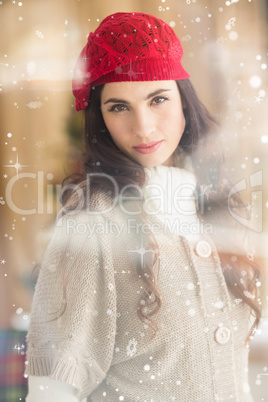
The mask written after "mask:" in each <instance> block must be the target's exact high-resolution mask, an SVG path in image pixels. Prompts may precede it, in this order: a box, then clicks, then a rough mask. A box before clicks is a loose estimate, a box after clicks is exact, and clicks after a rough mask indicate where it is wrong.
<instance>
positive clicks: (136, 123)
mask: <svg viewBox="0 0 268 402" xmlns="http://www.w3.org/2000/svg"><path fill="white" fill-rule="evenodd" d="M154 129H155V122H154V118H153V116H152V115H151V113H150V111H148V110H146V109H145V110H139V111H137V112H136V113H135V114H134V116H133V121H132V131H133V134H134V135H135V136H137V137H142V138H144V137H148V138H149V137H150V134H152V133H153V132H154Z"/></svg>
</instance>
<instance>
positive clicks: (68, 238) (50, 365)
mask: <svg viewBox="0 0 268 402" xmlns="http://www.w3.org/2000/svg"><path fill="white" fill-rule="evenodd" d="M104 224H105V222H104V218H103V217H102V216H101V215H98V216H94V217H92V216H88V215H87V214H86V213H79V214H78V215H73V216H72V215H71V216H69V215H65V216H64V217H62V218H61V219H60V220H59V221H58V223H57V226H56V228H55V231H54V235H53V237H52V239H51V241H50V244H49V246H48V248H47V250H46V253H45V255H44V258H43V261H42V264H41V269H40V273H39V277H38V281H37V285H36V289H35V294H34V299H33V306H32V313H31V322H30V327H29V331H28V335H27V343H28V352H27V365H26V371H25V373H26V375H31V376H47V377H50V378H51V379H54V380H59V381H61V382H63V383H66V384H69V385H72V386H73V387H74V388H76V389H77V397H78V398H79V399H83V398H84V397H86V396H88V395H90V394H91V392H93V390H94V389H95V388H96V387H97V386H98V385H99V384H100V383H101V382H102V381H103V380H104V379H105V376H106V373H107V371H108V369H109V367H110V365H111V361H112V356H113V349H114V340H115V331H116V294H115V283H114V269H113V261H112V249H111V244H110V243H111V242H110V239H109V235H105V234H103V235H102V236H101V235H98V234H97V232H98V230H99V232H101V230H100V229H101V227H103V226H104Z"/></svg>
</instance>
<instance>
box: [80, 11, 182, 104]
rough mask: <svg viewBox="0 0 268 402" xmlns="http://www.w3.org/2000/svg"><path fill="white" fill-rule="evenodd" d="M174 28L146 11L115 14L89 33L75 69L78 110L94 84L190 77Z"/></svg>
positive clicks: (85, 100)
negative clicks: (184, 65)
mask: <svg viewBox="0 0 268 402" xmlns="http://www.w3.org/2000/svg"><path fill="white" fill-rule="evenodd" d="M182 55H183V49H182V46H181V43H180V41H179V39H178V38H177V36H176V34H175V32H174V31H173V29H172V28H171V27H170V26H169V25H168V24H166V23H165V22H164V21H162V20H160V19H159V18H156V17H154V16H152V15H149V14H144V13H121V12H120V13H115V14H112V15H109V16H108V17H106V18H105V19H104V20H103V21H102V22H101V24H100V25H99V27H98V28H97V29H96V30H95V32H91V33H90V34H89V36H88V41H87V44H86V46H85V47H84V48H83V50H82V51H81V53H80V55H79V58H78V61H77V63H76V66H75V70H74V79H73V93H74V96H75V98H76V103H75V106H76V110H82V109H86V107H87V106H88V101H89V94H90V90H91V88H92V86H97V85H101V84H105V83H109V82H119V81H155V80H180V79H186V78H189V74H188V73H187V72H186V71H185V70H184V68H183V67H182V65H181V58H182Z"/></svg>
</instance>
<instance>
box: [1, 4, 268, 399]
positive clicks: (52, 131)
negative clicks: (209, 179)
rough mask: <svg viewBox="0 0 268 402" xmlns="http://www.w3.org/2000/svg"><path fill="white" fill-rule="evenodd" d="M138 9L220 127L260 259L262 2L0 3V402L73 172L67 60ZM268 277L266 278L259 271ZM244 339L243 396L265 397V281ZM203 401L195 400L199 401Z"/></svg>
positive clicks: (77, 127) (17, 382) (76, 146)
mask: <svg viewBox="0 0 268 402" xmlns="http://www.w3.org/2000/svg"><path fill="white" fill-rule="evenodd" d="M118 11H137V12H145V13H149V14H153V15H156V16H157V17H159V18H161V19H163V20H164V21H166V22H167V23H168V24H170V25H171V26H172V27H173V28H174V30H175V32H176V33H177V35H178V37H179V38H180V40H181V42H182V45H183V48H184V57H183V60H182V61H183V65H184V67H185V69H186V70H187V71H188V72H189V73H190V75H191V79H192V82H193V84H194V86H195V88H196V89H197V92H198V94H199V96H200V98H201V99H202V100H203V102H204V103H205V105H206V106H207V107H208V108H209V110H210V111H211V112H212V113H214V115H215V116H216V117H217V119H218V120H219V121H220V123H221V124H222V127H223V129H222V139H223V143H224V147H225V150H224V151H225V154H226V157H227V160H228V169H229V172H230V175H231V177H232V180H233V182H234V183H242V184H241V190H242V191H241V195H243V193H244V198H245V202H247V204H248V209H249V211H251V212H252V220H251V226H250V229H251V231H252V232H253V233H254V235H255V236H256V239H257V242H256V245H255V246H254V247H255V248H253V249H252V250H250V252H251V254H252V255H253V256H258V257H260V258H261V259H262V260H263V263H264V267H265V269H266V270H267V257H268V251H267V249H268V220H267V210H268V186H267V171H268V169H267V168H268V120H267V114H268V113H267V112H268V107H267V106H268V103H267V99H268V98H267V81H268V74H267V71H268V70H267V64H268V63H267V59H268V53H267V51H268V46H267V44H268V29H267V26H268V25H267V20H268V1H267V0H229V1H222V0H180V1H178V0H127V1H125V0H113V1H109V0H98V1H89V0H57V1H55V0H22V1H18V0H2V1H0V161H1V163H0V312H1V314H0V402H1V401H3V402H7V401H23V400H24V398H25V394H26V385H25V379H24V378H23V374H22V373H23V369H24V359H25V349H26V344H25V333H26V332H25V331H26V330H27V325H28V322H29V311H30V308H31V300H32V296H33V285H34V281H35V277H36V271H34V270H33V268H34V267H35V265H36V264H37V263H38V262H40V260H41V257H42V254H43V252H44V249H45V247H46V245H47V243H48V240H49V238H50V235H51V231H52V230H53V224H54V221H55V216H56V213H57V212H58V210H59V208H60V204H59V202H58V196H59V191H60V188H61V182H62V180H63V178H64V177H65V176H66V175H68V174H70V173H71V172H73V171H75V170H77V169H78V158H79V155H80V153H81V145H80V137H81V118H82V116H81V114H82V113H81V112H80V113H75V111H74V98H73V96H72V92H71V79H72V74H73V68H74V65H75V62H76V59H77V57H78V54H79V52H80V51H81V49H82V47H83V46H84V45H85V44H86V38H87V34H88V33H89V32H90V31H93V30H95V28H96V27H97V26H98V24H99V22H100V21H101V20H102V19H103V18H104V17H106V16H107V15H109V14H111V13H113V12H118ZM266 282H267V278H266ZM259 285H260V286H261V289H262V303H263V307H264V317H263V319H262V322H261V325H260V327H259V329H258V331H257V332H256V334H255V337H254V339H253V341H252V342H251V352H250V386H251V390H252V394H253V396H254V401H268V313H267V299H268V296H267V295H268V286H267V283H265V280H260V282H259ZM204 402H205V401H204Z"/></svg>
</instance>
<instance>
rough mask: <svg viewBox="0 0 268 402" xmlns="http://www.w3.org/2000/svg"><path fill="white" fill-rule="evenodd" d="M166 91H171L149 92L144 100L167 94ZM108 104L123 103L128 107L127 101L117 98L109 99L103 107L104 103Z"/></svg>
mask: <svg viewBox="0 0 268 402" xmlns="http://www.w3.org/2000/svg"><path fill="white" fill-rule="evenodd" d="M167 91H171V89H164V88H161V89H157V90H156V91H154V92H151V93H150V94H148V95H147V97H146V98H145V99H144V100H147V99H150V98H151V97H153V96H155V95H158V94H160V93H162V92H167ZM110 102H111V103H123V104H125V105H129V102H128V101H126V100H124V99H118V98H110V99H108V100H107V101H105V102H104V105H106V103H110Z"/></svg>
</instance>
